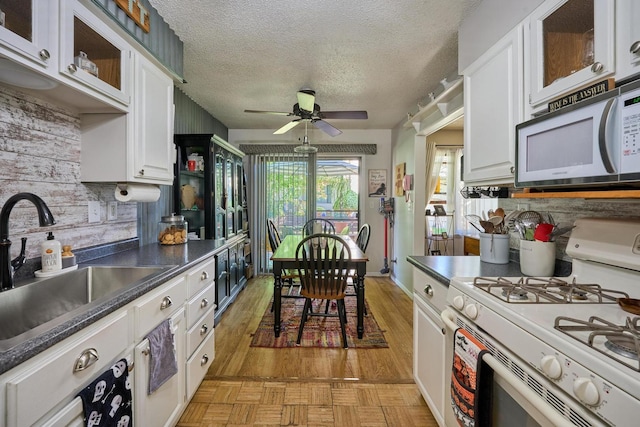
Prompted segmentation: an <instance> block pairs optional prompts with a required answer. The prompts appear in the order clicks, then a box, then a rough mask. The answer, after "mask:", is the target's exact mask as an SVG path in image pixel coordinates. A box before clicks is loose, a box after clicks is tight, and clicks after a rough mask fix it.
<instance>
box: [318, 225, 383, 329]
mask: <svg viewBox="0 0 640 427" xmlns="http://www.w3.org/2000/svg"><path fill="white" fill-rule="evenodd" d="M370 236H371V226H370V225H369V224H362V226H361V227H360V230H358V236H357V237H356V245H358V247H359V248H360V250H361V251H362V252H366V251H367V246H369V237H370ZM355 275H356V272H355V271H354V270H351V271H350V272H349V279H351V280H349V282H348V283H347V287H348V288H353V291H348V292H347V295H346V296H348V297H355V296H357V293H356V289H355V288H356V281H357V278H356V277H355ZM347 290H348V289H347ZM324 312H325V313H328V312H329V301H327V305H326V306H325V309H324ZM364 314H365V316H366V315H367V314H368V313H367V307H366V306H365V307H364Z"/></svg>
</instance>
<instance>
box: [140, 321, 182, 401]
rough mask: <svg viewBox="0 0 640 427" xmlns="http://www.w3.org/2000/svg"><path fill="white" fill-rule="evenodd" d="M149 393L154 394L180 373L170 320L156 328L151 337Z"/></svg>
mask: <svg viewBox="0 0 640 427" xmlns="http://www.w3.org/2000/svg"><path fill="white" fill-rule="evenodd" d="M147 339H148V340H149V357H150V358H151V360H150V362H149V391H148V392H147V393H148V394H152V393H153V392H154V391H156V390H157V389H158V388H160V386H161V385H162V384H164V383H165V382H167V381H168V380H169V379H170V378H171V377H172V376H174V375H175V374H176V373H177V372H178V361H177V360H176V347H175V343H174V341H173V332H172V331H171V321H170V320H169V319H167V320H165V321H164V322H162V323H160V324H159V325H158V326H156V327H155V329H153V330H152V331H151V332H149V335H147Z"/></svg>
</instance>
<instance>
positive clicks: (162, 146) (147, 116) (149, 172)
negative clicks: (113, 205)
mask: <svg viewBox="0 0 640 427" xmlns="http://www.w3.org/2000/svg"><path fill="white" fill-rule="evenodd" d="M135 70H136V72H135V90H134V91H135V97H134V103H133V104H134V105H133V110H134V112H135V116H134V117H135V134H136V137H135V144H134V146H135V154H134V156H135V160H134V171H133V174H134V177H135V178H137V179H145V178H146V179H154V180H156V179H157V180H159V181H166V183H168V184H172V183H173V164H174V163H175V155H176V150H175V146H174V145H173V80H172V79H171V77H169V76H168V75H167V74H166V73H164V72H163V71H162V70H161V69H160V68H159V67H157V66H155V65H154V64H153V63H151V62H150V61H149V60H147V59H146V58H145V57H144V56H142V55H141V54H137V55H135Z"/></svg>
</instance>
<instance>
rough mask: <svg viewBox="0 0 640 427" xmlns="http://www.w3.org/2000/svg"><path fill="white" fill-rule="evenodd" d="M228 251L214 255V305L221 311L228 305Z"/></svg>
mask: <svg viewBox="0 0 640 427" xmlns="http://www.w3.org/2000/svg"><path fill="white" fill-rule="evenodd" d="M229 295H230V293H229V253H228V251H226V250H224V251H222V252H220V253H218V254H217V255H216V306H217V307H218V313H222V312H223V311H224V310H225V308H226V307H227V305H229Z"/></svg>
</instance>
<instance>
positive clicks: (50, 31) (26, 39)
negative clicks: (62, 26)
mask: <svg viewBox="0 0 640 427" xmlns="http://www.w3.org/2000/svg"><path fill="white" fill-rule="evenodd" d="M55 8H56V6H55V2H50V1H36V0H30V1H29V0H1V1H0V53H3V54H5V55H6V56H8V57H9V58H12V59H14V60H16V61H18V62H20V63H25V64H28V65H30V66H33V67H34V68H43V69H46V68H47V67H48V66H49V64H50V63H51V58H52V57H55V55H56V52H57V38H56V32H55V26H56V25H57V20H56V17H57V10H55Z"/></svg>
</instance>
